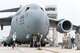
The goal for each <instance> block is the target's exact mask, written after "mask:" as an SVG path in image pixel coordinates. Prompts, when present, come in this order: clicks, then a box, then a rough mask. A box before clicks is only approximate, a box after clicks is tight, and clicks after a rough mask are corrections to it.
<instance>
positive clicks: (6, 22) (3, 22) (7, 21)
mask: <svg viewBox="0 0 80 53" xmlns="http://www.w3.org/2000/svg"><path fill="white" fill-rule="evenodd" d="M11 20H12V17H4V18H0V26H1V30H3V26H9V25H11Z"/></svg>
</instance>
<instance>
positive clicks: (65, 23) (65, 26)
mask: <svg viewBox="0 0 80 53" xmlns="http://www.w3.org/2000/svg"><path fill="white" fill-rule="evenodd" d="M72 27H73V25H72V23H71V22H70V21H69V20H61V21H59V23H58V24H57V31H59V32H60V33H67V32H70V31H71V30H72Z"/></svg>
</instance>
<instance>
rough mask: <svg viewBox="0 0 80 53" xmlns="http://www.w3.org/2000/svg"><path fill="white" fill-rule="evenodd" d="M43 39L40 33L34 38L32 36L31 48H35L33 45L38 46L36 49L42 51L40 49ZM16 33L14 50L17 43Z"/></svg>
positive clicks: (13, 41)
mask: <svg viewBox="0 0 80 53" xmlns="http://www.w3.org/2000/svg"><path fill="white" fill-rule="evenodd" d="M41 38H42V36H41V34H40V33H38V34H37V35H34V37H33V36H32V39H31V40H32V41H31V42H30V44H31V45H30V47H33V45H34V46H36V47H38V49H39V50H40V47H41ZM16 39H17V38H16V32H13V34H12V48H13V49H14V46H15V42H16Z"/></svg>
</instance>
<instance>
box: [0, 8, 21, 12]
mask: <svg viewBox="0 0 80 53" xmlns="http://www.w3.org/2000/svg"><path fill="white" fill-rule="evenodd" d="M19 9H20V7H17V8H11V9H6V10H0V12H17V11H18V10H19Z"/></svg>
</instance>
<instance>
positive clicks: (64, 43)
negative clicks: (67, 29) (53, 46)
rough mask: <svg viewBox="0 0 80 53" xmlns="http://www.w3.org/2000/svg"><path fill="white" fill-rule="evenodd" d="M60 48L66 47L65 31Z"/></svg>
mask: <svg viewBox="0 0 80 53" xmlns="http://www.w3.org/2000/svg"><path fill="white" fill-rule="evenodd" d="M62 41H63V42H62V48H63V47H64V48H67V47H68V46H67V33H64V36H63V37H62Z"/></svg>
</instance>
